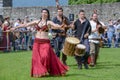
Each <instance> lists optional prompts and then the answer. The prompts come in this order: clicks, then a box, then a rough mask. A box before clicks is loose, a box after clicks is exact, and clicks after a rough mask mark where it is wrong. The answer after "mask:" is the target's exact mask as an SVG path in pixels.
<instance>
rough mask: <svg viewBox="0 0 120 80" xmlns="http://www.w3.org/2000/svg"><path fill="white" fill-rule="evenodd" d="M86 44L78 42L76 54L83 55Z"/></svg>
mask: <svg viewBox="0 0 120 80" xmlns="http://www.w3.org/2000/svg"><path fill="white" fill-rule="evenodd" d="M85 49H86V46H85V45H83V44H78V45H77V46H76V49H75V55H77V56H83V55H84V54H85Z"/></svg>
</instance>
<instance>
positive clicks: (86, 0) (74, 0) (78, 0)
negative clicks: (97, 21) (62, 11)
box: [68, 0, 120, 5]
mask: <svg viewBox="0 0 120 80" xmlns="http://www.w3.org/2000/svg"><path fill="white" fill-rule="evenodd" d="M114 2H120V0H69V2H68V3H69V5H78V4H97V3H114Z"/></svg>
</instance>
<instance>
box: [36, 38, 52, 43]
mask: <svg viewBox="0 0 120 80" xmlns="http://www.w3.org/2000/svg"><path fill="white" fill-rule="evenodd" d="M34 42H35V43H40V44H42V43H50V40H49V39H39V38H35V40H34Z"/></svg>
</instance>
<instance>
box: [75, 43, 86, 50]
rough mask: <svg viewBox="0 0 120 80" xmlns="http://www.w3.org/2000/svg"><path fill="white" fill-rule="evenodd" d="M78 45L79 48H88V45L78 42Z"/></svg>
mask: <svg viewBox="0 0 120 80" xmlns="http://www.w3.org/2000/svg"><path fill="white" fill-rule="evenodd" d="M76 47H77V48H80V49H85V48H86V46H85V45H83V44H78V45H77V46H76Z"/></svg>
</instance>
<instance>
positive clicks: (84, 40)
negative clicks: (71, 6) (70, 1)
mask: <svg viewBox="0 0 120 80" xmlns="http://www.w3.org/2000/svg"><path fill="white" fill-rule="evenodd" d="M78 16H79V18H78V19H77V20H76V21H75V22H74V24H73V26H74V29H75V31H76V32H75V36H76V37H77V38H78V39H79V40H80V43H81V44H84V45H85V46H86V50H85V55H84V56H77V55H75V59H76V61H77V64H78V69H82V64H84V67H85V69H88V64H87V59H88V56H89V52H90V46H89V40H88V36H89V35H90V33H91V25H90V23H89V21H88V20H87V18H86V16H85V11H84V10H80V11H79V14H78Z"/></svg>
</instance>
